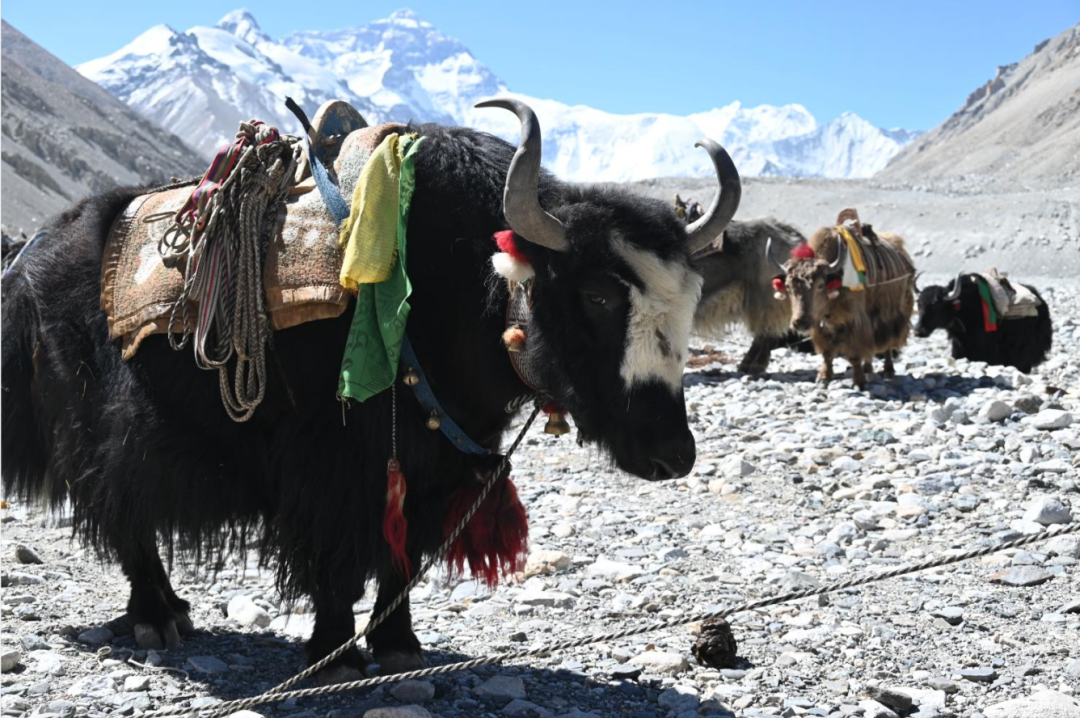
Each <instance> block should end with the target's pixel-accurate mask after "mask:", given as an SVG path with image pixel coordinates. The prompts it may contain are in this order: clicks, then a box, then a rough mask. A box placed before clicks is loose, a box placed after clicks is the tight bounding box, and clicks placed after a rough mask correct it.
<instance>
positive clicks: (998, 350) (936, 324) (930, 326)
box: [915, 272, 1054, 374]
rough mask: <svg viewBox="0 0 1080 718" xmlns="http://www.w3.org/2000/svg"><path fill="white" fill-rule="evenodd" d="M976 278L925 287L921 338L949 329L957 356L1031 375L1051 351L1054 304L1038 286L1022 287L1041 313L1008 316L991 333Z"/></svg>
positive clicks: (964, 276)
mask: <svg viewBox="0 0 1080 718" xmlns="http://www.w3.org/2000/svg"><path fill="white" fill-rule="evenodd" d="M975 280H976V275H973V274H964V273H963V272H961V273H960V274H958V275H957V276H956V278H955V279H953V280H952V281H951V282H949V283H948V284H947V285H946V286H944V287H941V286H929V287H926V288H925V289H923V290H921V291H920V292H919V302H918V306H919V318H918V323H917V325H916V327H915V334H916V336H919V337H928V336H930V335H931V334H932V333H933V332H934V330H936V329H944V330H945V331H946V332H947V333H948V335H949V341H950V342H951V343H952V356H953V358H954V359H967V360H969V361H981V362H986V363H987V364H994V365H999V366H1011V367H1016V368H1017V369H1019V370H1020V371H1022V372H1024V373H1025V374H1028V373H1030V372H1031V370H1032V369H1033V368H1035V367H1037V366H1038V365H1039V364H1041V363H1043V362H1044V361H1045V360H1046V356H1047V354H1049V353H1050V346H1051V344H1052V343H1053V336H1054V327H1053V324H1052V323H1051V321H1050V307H1049V306H1047V304H1046V301H1045V300H1044V299H1043V298H1042V296H1041V295H1040V294H1039V293H1038V291H1036V290H1035V288H1034V287H1032V286H1030V285H1027V284H1025V285H1022V286H1023V287H1025V288H1026V289H1028V290H1029V291H1030V292H1031V293H1032V294H1033V295H1035V297H1036V298H1037V299H1038V307H1037V309H1036V312H1037V313H1036V316H1030V317H1016V318H1004V319H1001V320H1000V321H999V322H998V323H997V325H996V328H994V329H993V330H992V331H988V330H987V324H986V317H985V316H984V314H983V312H984V309H983V299H982V296H981V295H980V293H979V287H978V285H977V283H976V281H975Z"/></svg>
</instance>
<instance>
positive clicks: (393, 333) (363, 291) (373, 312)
mask: <svg viewBox="0 0 1080 718" xmlns="http://www.w3.org/2000/svg"><path fill="white" fill-rule="evenodd" d="M423 139H424V138H423V137H420V138H415V137H413V136H408V135H404V136H401V138H400V141H396V142H393V143H387V142H384V143H383V144H380V145H379V148H378V149H377V150H376V152H375V153H373V154H372V157H371V160H369V162H368V165H369V166H372V165H374V166H375V167H376V168H379V170H380V171H381V172H385V173H387V175H389V176H390V178H391V179H392V175H393V174H394V173H395V170H396V173H397V188H398V191H397V196H396V197H394V196H392V193H390V194H387V193H374V195H373V196H374V197H375V199H374V200H369V198H368V197H367V195H366V193H365V189H364V184H365V183H364V182H357V186H356V191H355V192H354V193H353V205H354V210H355V211H354V212H353V213H351V214H350V220H351V219H352V218H354V217H363V216H367V215H368V212H367V209H368V208H366V207H363V206H361V205H362V204H364V203H366V202H369V201H374V202H377V203H378V211H382V212H393V213H396V214H397V238H396V239H397V258H396V259H397V261H396V262H394V264H393V267H392V269H391V270H390V274H389V277H388V278H387V279H386V280H385V281H382V282H379V283H378V284H361V285H359V288H358V291H357V296H356V310H355V312H354V313H353V319H352V326H351V327H350V328H349V338H348V340H347V341H346V342H345V355H344V357H343V358H342V360H341V378H340V380H339V382H338V396H339V397H340V398H348V399H356V400H357V401H364V400H366V399H368V398H370V397H372V396H375V395H376V394H378V393H379V392H381V391H383V390H385V389H388V388H390V386H391V385H392V384H393V383H394V379H395V377H396V376H397V368H398V359H399V357H400V356H401V342H402V340H403V339H404V338H405V323H406V321H407V320H408V318H409V302H408V299H409V295H410V294H412V284H410V283H409V276H408V275H407V274H406V273H405V265H406V263H405V244H406V242H405V235H406V229H407V227H408V224H409V205H410V204H411V202H412V194H413V189H414V188H415V187H416V178H415V175H414V167H413V163H414V159H415V156H416V148H417V147H419V146H420V143H421V142H422V141H423ZM395 150H396V151H395ZM380 151H382V152H383V153H385V152H392V157H390V158H387V157H381V156H380ZM388 160H389V161H388ZM386 180H387V177H386V176H384V177H381V178H379V180H378V184H383V185H385V183H386ZM347 224H348V223H347ZM342 234H343V236H347V235H348V234H351V233H350V232H348V228H346V230H345V231H343V233H342Z"/></svg>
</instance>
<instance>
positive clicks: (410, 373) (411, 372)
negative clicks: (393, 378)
mask: <svg viewBox="0 0 1080 718" xmlns="http://www.w3.org/2000/svg"><path fill="white" fill-rule="evenodd" d="M401 381H402V382H403V383H404V384H405V386H416V385H417V384H419V383H420V374H419V372H417V371H416V369H414V368H413V367H409V368H408V369H406V370H405V376H403V377H402V378H401Z"/></svg>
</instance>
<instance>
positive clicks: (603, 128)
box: [78, 10, 917, 181]
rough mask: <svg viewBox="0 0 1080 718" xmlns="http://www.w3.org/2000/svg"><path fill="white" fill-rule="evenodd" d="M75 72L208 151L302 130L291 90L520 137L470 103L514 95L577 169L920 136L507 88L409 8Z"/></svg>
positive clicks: (800, 172)
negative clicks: (256, 128)
mask: <svg viewBox="0 0 1080 718" xmlns="http://www.w3.org/2000/svg"><path fill="white" fill-rule="evenodd" d="M78 70H79V71H80V72H81V73H83V74H84V75H86V76H87V77H88V78H90V79H92V80H94V81H95V82H97V83H98V84H100V85H102V86H104V87H105V88H106V89H108V90H110V91H111V92H112V93H113V94H115V95H117V96H118V97H120V98H121V99H122V100H124V101H126V102H128V103H129V104H131V105H132V106H133V107H135V108H136V109H137V110H138V111H139V112H141V113H142V114H144V115H146V116H148V117H151V118H152V119H154V120H156V121H157V122H159V123H160V124H161V125H163V126H164V127H166V128H167V129H169V130H171V131H172V132H174V133H175V134H177V135H179V136H180V137H181V138H183V139H184V140H186V141H187V142H188V143H189V144H191V145H192V146H194V147H196V148H197V149H198V150H200V151H201V152H202V153H204V154H206V155H209V154H211V153H212V152H213V151H214V150H215V149H216V148H217V147H219V146H220V145H221V144H223V143H225V142H227V141H229V140H231V139H232V137H233V134H234V133H235V132H236V126H237V123H238V122H239V121H240V120H246V119H250V118H257V119H263V120H265V121H267V122H269V123H271V124H276V125H277V126H278V127H280V128H282V129H283V130H285V131H288V132H298V127H297V122H296V120H295V118H293V117H292V115H291V113H289V112H288V110H286V109H285V107H284V104H283V103H284V97H285V96H286V95H288V96H291V97H293V98H294V99H296V100H297V101H298V102H299V103H300V104H301V105H302V106H303V107H304V109H305V110H306V111H307V112H308V114H309V115H310V114H312V113H314V111H315V110H316V109H317V108H318V106H319V105H320V104H321V103H322V102H324V101H326V100H327V99H330V98H340V99H343V100H347V101H348V102H351V103H352V104H353V105H355V106H356V107H357V108H358V109H359V110H360V111H361V112H362V113H363V114H364V116H365V117H366V118H367V119H368V121H369V122H381V121H390V120H395V121H409V120H416V121H433V122H441V123H451V124H460V125H465V126H469V127H477V128H480V129H483V130H487V131H489V132H493V133H495V134H497V135H499V136H502V137H504V138H506V139H508V140H511V141H515V142H516V139H517V134H518V125H517V122H516V120H515V119H514V118H513V117H512V116H511V115H510V114H509V113H506V112H504V111H499V110H491V109H487V110H477V109H474V108H473V105H474V104H475V103H476V102H477V101H479V100H481V99H486V98H490V97H494V96H514V97H518V98H519V99H522V100H524V101H526V102H528V103H529V104H530V105H531V106H532V107H533V109H535V110H536V113H537V115H538V117H539V118H540V124H541V127H542V128H543V131H544V162H545V165H546V166H547V167H548V168H549V169H551V170H552V171H553V172H555V173H556V174H557V175H558V176H560V177H562V178H564V179H568V180H572V181H632V180H639V179H648V178H652V177H660V176H708V175H711V174H712V172H713V170H712V166H711V164H710V162H709V160H708V157H707V155H706V154H705V152H703V151H702V150H700V149H695V148H694V142H696V141H697V140H698V139H699V138H700V137H702V136H709V137H712V138H713V139H715V140H717V141H718V142H720V143H722V144H723V145H724V146H725V147H727V148H728V150H729V151H730V152H731V154H732V156H733V157H734V158H735V161H736V162H737V163H738V165H739V169H740V171H741V172H742V173H743V174H744V175H751V176H752V175H784V176H818V177H866V176H869V175H872V174H874V173H875V172H877V171H878V170H880V169H881V168H882V167H884V166H885V164H886V163H887V162H888V161H889V159H890V158H891V157H892V156H893V155H895V154H896V153H897V152H899V151H900V149H901V148H902V147H903V146H904V145H905V144H907V143H908V142H910V141H911V140H912V139H914V137H916V136H917V133H909V132H907V131H904V130H882V129H879V128H876V127H874V126H872V125H870V124H869V123H867V122H866V121H865V120H862V119H861V118H859V117H858V116H857V115H854V114H851V113H845V114H843V115H841V116H840V117H839V118H837V119H835V120H833V121H832V122H829V123H827V124H824V125H820V124H819V123H818V121H817V120H816V119H815V118H814V116H813V115H811V114H810V113H809V112H808V111H807V110H806V109H805V108H804V107H802V106H800V105H784V106H782V107H775V106H771V105H761V106H758V107H744V106H743V105H742V104H740V103H739V102H733V103H731V104H728V105H725V106H724V107H720V108H716V109H712V110H708V111H706V112H701V113H697V114H693V115H690V116H685V117H683V116H678V115H670V114H660V113H642V114H635V115H616V114H612V113H608V112H603V111H601V110H597V109H594V108H591V107H586V106H582V105H574V106H570V105H566V104H564V103H561V102H558V101H555V100H547V99H539V98H535V97H529V96H527V95H521V94H516V93H511V92H510V91H509V89H508V88H507V87H506V85H505V83H503V82H502V81H501V80H500V79H499V78H498V77H497V76H496V75H495V74H494V73H493V72H492V71H491V70H490V69H489V68H488V67H487V66H486V65H484V64H483V63H482V62H480V61H479V60H477V59H476V58H475V57H474V56H473V55H472V53H471V52H469V49H468V48H467V47H465V46H464V45H463V44H462V43H460V42H459V41H458V40H456V39H454V38H451V37H448V36H447V35H445V34H443V33H442V32H440V31H439V30H438V29H436V28H435V27H433V26H432V25H431V24H430V23H428V22H425V21H424V20H423V19H421V18H420V17H419V16H417V15H416V14H415V13H413V12H412V11H410V10H399V11H397V12H395V13H394V14H393V15H391V16H390V17H388V18H386V19H383V20H378V21H376V22H373V23H370V24H368V25H363V26H360V27H353V28H347V29H343V30H334V31H311V32H298V33H293V34H291V35H289V36H287V37H285V38H282V39H281V40H279V41H275V40H273V39H272V38H270V37H269V36H268V35H266V33H264V32H263V31H262V29H261V28H260V27H259V25H258V23H257V22H256V20H255V18H254V17H253V16H252V15H251V13H249V12H248V11H246V10H236V11H234V12H231V13H229V14H228V15H226V16H225V17H224V18H222V19H221V21H219V22H218V24H217V25H216V26H215V27H202V26H199V27H194V28H192V29H190V30H188V31H187V32H184V33H179V32H176V31H175V30H173V29H172V28H169V27H168V26H165V25H159V26H156V27H153V28H151V29H150V30H148V31H146V32H145V33H143V34H142V35H140V36H139V37H138V38H136V39H135V40H134V41H132V42H131V43H130V44H129V45H127V46H126V47H124V48H121V49H120V50H118V51H117V52H115V53H113V54H111V55H109V56H107V57H104V58H101V59H99V60H93V61H91V62H88V63H85V64H83V65H80V66H79V67H78Z"/></svg>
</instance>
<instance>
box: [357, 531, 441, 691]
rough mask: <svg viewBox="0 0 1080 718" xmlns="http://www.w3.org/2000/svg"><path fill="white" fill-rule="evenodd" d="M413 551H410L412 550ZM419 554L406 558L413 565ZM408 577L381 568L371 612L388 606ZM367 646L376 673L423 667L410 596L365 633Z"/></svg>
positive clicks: (416, 563) (374, 613) (418, 561)
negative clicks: (410, 607) (372, 657)
mask: <svg viewBox="0 0 1080 718" xmlns="http://www.w3.org/2000/svg"><path fill="white" fill-rule="evenodd" d="M411 553H412V552H410V554H411ZM420 558H421V557H420V555H419V554H416V555H410V556H409V561H410V562H411V563H412V565H413V566H414V567H417V566H419V565H420ZM407 583H408V579H406V578H405V576H404V575H402V573H401V572H400V571H396V570H394V569H392V568H390V569H387V570H384V571H383V572H382V575H380V576H379V594H378V596H376V597H375V608H374V609H372V615H373V616H377V615H379V614H380V613H381V612H382V611H383V610H385V609H386V607H387V606H389V605H390V604H391V603H392V602H393V601H394V599H395V598H397V597H398V594H400V593H401V591H402V590H403V589H404V588H405V586H406V584H407ZM367 638H368V646H369V647H370V648H371V652H372V654H373V655H374V656H375V662H376V663H378V664H379V673H380V674H381V675H389V674H391V673H404V672H405V671H415V670H418V669H420V668H424V667H425V666H426V665H427V664H426V663H425V662H424V653H423V651H421V650H420V641H419V639H417V638H416V634H415V633H413V630H412V613H411V612H410V610H409V597H408V595H406V596H405V599H404V600H403V601H402V602H401V605H399V606H398V607H397V608H396V609H394V611H393V613H391V614H390V615H389V616H387V617H386V620H385V621H383V622H382V623H380V624H379V625H378V626H376V627H375V628H374V629H373V630H372V631H371V633H370V634H368V637H367Z"/></svg>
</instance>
